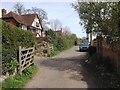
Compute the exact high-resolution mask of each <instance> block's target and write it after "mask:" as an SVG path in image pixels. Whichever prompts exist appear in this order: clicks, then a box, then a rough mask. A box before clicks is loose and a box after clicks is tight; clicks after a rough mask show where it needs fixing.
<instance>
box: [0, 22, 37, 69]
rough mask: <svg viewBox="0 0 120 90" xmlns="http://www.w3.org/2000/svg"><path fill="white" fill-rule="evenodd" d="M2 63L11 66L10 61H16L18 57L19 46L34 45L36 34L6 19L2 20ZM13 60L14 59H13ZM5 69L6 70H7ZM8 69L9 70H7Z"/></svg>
mask: <svg viewBox="0 0 120 90" xmlns="http://www.w3.org/2000/svg"><path fill="white" fill-rule="evenodd" d="M1 30H2V63H3V68H6V70H7V69H8V68H9V67H8V66H9V65H8V63H14V64H15V62H14V60H13V58H14V59H18V49H19V46H22V47H26V48H27V47H32V46H34V43H35V42H34V41H35V40H34V36H33V34H32V33H31V32H29V31H25V30H22V29H20V28H18V27H15V26H13V25H11V24H9V23H6V22H5V21H2V27H1ZM11 60H13V61H11ZM13 67H14V65H13V66H12V68H13ZM6 70H5V71H6ZM7 71H8V70H7Z"/></svg>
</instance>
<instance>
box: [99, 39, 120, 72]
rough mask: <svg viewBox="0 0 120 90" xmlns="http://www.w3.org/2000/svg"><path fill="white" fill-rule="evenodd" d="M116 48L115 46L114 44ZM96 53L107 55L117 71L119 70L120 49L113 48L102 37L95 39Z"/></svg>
mask: <svg viewBox="0 0 120 90" xmlns="http://www.w3.org/2000/svg"><path fill="white" fill-rule="evenodd" d="M116 48H117V46H116ZM97 53H98V54H99V55H101V56H103V57H109V58H110V59H111V60H112V61H111V62H112V63H113V64H114V66H115V67H116V69H117V71H118V72H120V49H116V50H113V48H112V47H110V45H108V44H107V43H106V41H105V39H103V38H98V39H97Z"/></svg>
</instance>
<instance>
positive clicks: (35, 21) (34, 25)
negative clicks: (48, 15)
mask: <svg viewBox="0 0 120 90" xmlns="http://www.w3.org/2000/svg"><path fill="white" fill-rule="evenodd" d="M37 23H38V26H37ZM32 26H33V27H36V28H39V29H42V28H41V25H40V22H39V19H38V18H35V19H34V21H33V23H32Z"/></svg>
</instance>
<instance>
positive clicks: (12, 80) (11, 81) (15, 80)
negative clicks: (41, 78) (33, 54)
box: [2, 65, 37, 90]
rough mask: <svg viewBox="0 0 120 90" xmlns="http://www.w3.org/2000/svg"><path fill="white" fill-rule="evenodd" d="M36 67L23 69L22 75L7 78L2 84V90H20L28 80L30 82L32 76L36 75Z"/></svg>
mask: <svg viewBox="0 0 120 90" xmlns="http://www.w3.org/2000/svg"><path fill="white" fill-rule="evenodd" d="M36 71H37V67H36V65H32V66H30V67H28V68H27V69H25V70H24V71H23V73H22V75H20V74H16V75H15V76H14V77H9V78H7V79H6V80H5V81H3V82H2V89H3V90H5V89H6V88H22V87H24V86H25V85H26V83H27V82H28V80H30V79H31V78H32V77H33V75H34V74H35V73H36Z"/></svg>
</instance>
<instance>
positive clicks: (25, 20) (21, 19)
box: [2, 12, 37, 26]
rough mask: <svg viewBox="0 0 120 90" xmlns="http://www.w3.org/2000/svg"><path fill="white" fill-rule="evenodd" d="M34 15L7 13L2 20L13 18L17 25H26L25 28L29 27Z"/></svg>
mask: <svg viewBox="0 0 120 90" xmlns="http://www.w3.org/2000/svg"><path fill="white" fill-rule="evenodd" d="M36 15H37V14H24V15H18V14H16V13H14V12H9V13H8V14H6V15H5V16H4V17H2V18H3V19H4V18H10V17H13V18H14V19H15V20H16V21H17V22H18V23H21V24H24V25H27V26H31V25H32V22H33V20H34V18H35V16H36Z"/></svg>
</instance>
